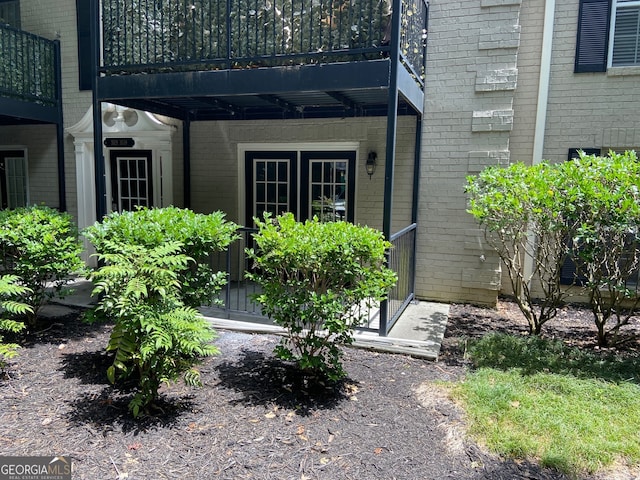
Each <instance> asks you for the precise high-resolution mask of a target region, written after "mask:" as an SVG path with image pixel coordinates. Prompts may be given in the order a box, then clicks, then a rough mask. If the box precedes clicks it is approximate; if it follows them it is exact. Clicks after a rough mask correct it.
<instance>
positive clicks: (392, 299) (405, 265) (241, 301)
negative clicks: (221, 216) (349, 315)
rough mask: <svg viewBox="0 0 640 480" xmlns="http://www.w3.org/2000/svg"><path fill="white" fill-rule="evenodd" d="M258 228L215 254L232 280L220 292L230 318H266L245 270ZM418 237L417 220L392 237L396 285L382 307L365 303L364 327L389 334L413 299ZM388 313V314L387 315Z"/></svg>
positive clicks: (217, 265)
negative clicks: (249, 250) (252, 237)
mask: <svg viewBox="0 0 640 480" xmlns="http://www.w3.org/2000/svg"><path fill="white" fill-rule="evenodd" d="M256 231H257V230H255V229H252V228H240V229H239V231H238V232H239V233H240V238H239V239H238V240H237V241H236V242H234V243H233V244H232V245H231V246H230V247H229V248H228V249H227V250H226V251H225V252H221V253H219V254H216V255H214V256H212V259H211V261H212V265H213V266H214V268H215V269H216V270H219V271H226V272H227V276H228V279H229V281H228V282H227V285H226V287H225V288H224V289H223V291H222V292H221V293H220V296H219V299H220V300H221V301H222V306H221V307H220V312H221V313H224V315H225V316H226V317H228V318H238V319H243V320H254V321H263V320H264V317H263V316H262V314H261V311H260V306H259V304H257V303H256V302H255V301H253V299H252V297H253V295H255V294H257V293H259V287H258V286H257V285H256V284H255V283H253V282H251V281H249V280H247V278H246V275H245V272H247V271H248V270H249V269H251V265H249V262H248V260H247V257H246V254H245V248H248V247H251V245H252V239H251V235H252V234H253V233H254V232H256ZM415 237H416V224H412V225H409V226H408V227H406V228H404V229H402V230H401V231H400V232H398V233H396V234H395V235H393V236H392V237H391V243H392V245H393V248H392V249H391V250H390V251H389V257H388V265H389V267H390V268H391V269H392V270H393V271H395V272H396V274H397V275H398V282H397V284H396V286H395V287H394V288H393V289H392V290H391V291H390V292H389V297H388V299H387V301H385V302H382V304H381V305H380V309H385V314H382V315H381V313H382V312H381V310H380V309H378V307H376V306H368V305H362V306H361V307H360V309H361V310H360V313H361V314H362V315H363V316H364V318H365V321H366V322H365V325H362V326H361V327H359V329H361V330H367V331H375V332H379V333H380V335H382V336H386V335H388V333H389V331H390V330H391V328H392V327H393V325H394V323H395V322H396V321H397V320H398V318H399V317H400V315H401V314H402V312H403V311H404V309H405V308H406V306H407V305H408V304H409V302H411V301H412V300H413V299H414V277H415V275H414V273H415ZM385 315H386V316H385Z"/></svg>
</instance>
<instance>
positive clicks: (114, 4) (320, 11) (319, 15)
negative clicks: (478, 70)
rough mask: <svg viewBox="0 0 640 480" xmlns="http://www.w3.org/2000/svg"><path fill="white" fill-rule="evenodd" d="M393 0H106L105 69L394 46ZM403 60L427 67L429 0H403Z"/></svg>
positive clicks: (231, 63)
mask: <svg viewBox="0 0 640 480" xmlns="http://www.w3.org/2000/svg"><path fill="white" fill-rule="evenodd" d="M389 1H390V0H190V1H186V0H102V28H103V31H102V38H103V67H102V70H103V71H104V72H106V73H130V72H136V71H143V70H144V71H147V72H148V71H153V70H155V71H176V70H207V69H227V68H246V67H254V66H277V65H289V64H299V63H316V62H326V61H352V60H360V59H372V58H381V57H382V56H387V55H388V54H389V39H390V22H391V21H392V12H391V5H390V3H389ZM402 5H403V8H402V12H401V16H402V18H401V25H402V32H401V35H400V50H401V55H402V56H403V62H404V63H405V64H407V65H410V68H411V69H412V70H413V71H414V72H415V73H416V75H417V77H418V78H421V77H422V75H423V64H424V58H423V57H424V55H423V52H424V40H425V28H426V17H427V7H426V4H425V0H408V1H403V2H402Z"/></svg>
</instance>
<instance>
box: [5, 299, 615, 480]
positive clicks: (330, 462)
mask: <svg viewBox="0 0 640 480" xmlns="http://www.w3.org/2000/svg"><path fill="white" fill-rule="evenodd" d="M578 310H579V309H573V308H568V309H567V311H566V312H563V315H565V316H566V318H567V320H566V321H565V322H564V323H563V322H562V321H559V322H558V325H562V327H559V330H558V331H557V334H558V335H565V336H567V335H568V336H570V335H573V329H571V325H572V322H580V321H590V318H589V317H587V316H585V315H582V313H581V312H579V311H578ZM80 314H81V312H80V311H78V312H77V314H74V315H70V316H67V317H64V318H60V319H56V320H54V322H55V323H53V324H51V325H49V328H48V329H47V330H46V331H42V332H39V333H37V332H36V333H31V334H29V335H27V336H26V337H25V338H23V339H22V340H23V341H24V348H23V349H22V350H21V351H20V354H19V356H18V357H16V358H15V359H12V360H11V361H10V362H9V364H8V366H7V368H6V371H5V374H4V378H3V379H2V380H0V454H2V455H15V456H19V455H65V456H70V457H71V458H72V459H73V464H74V470H75V473H74V475H73V478H74V479H88V480H89V479H90V480H103V479H117V480H122V479H154V480H156V479H205V480H206V479H234V480H235V479H278V480H284V479H297V480H301V479H321V480H346V479H358V480H378V479H384V480H391V479H412V480H413V479H415V480H429V479H433V480H436V479H437V480H440V479H474V480H483V479H486V480H496V479H498V480H499V479H505V480H507V479H508V480H513V479H538V480H551V479H563V478H565V477H564V476H563V475H561V474H559V473H557V472H555V471H551V470H545V469H542V468H540V467H538V466H536V465H535V464H534V463H530V462H520V461H518V462H516V461H512V460H503V459H500V458H498V457H496V456H493V455H490V454H488V453H486V452H484V451H483V450H482V449H481V448H480V447H478V446H477V445H475V444H474V443H473V442H472V441H471V440H469V439H468V438H467V437H466V436H465V434H464V417H463V415H462V413H461V411H460V410H459V409H458V408H457V407H456V406H455V405H454V404H453V403H452V402H451V401H450V400H449V399H448V398H447V397H446V395H444V394H443V393H442V391H441V390H440V389H439V388H438V387H437V385H435V384H434V382H436V381H454V380H456V379H459V378H460V377H461V376H463V375H464V373H465V371H466V369H467V368H468V365H467V364H466V363H465V361H464V359H463V353H464V348H463V346H461V345H464V339H466V338H470V337H473V336H478V335H482V334H484V333H486V332H489V331H496V330H502V331H508V332H511V333H513V332H519V331H522V330H523V329H524V328H525V326H524V324H523V323H522V321H521V318H519V317H518V312H517V311H515V310H514V309H513V305H511V304H509V302H501V303H500V308H499V309H497V310H492V309H482V308H475V307H471V306H468V305H452V306H451V316H450V323H449V328H448V331H447V336H446V338H445V342H444V344H443V349H442V356H441V359H440V361H438V362H432V361H428V360H421V359H416V358H411V357H407V356H403V355H392V354H384V353H377V352H372V351H367V350H359V349H353V348H348V349H345V350H344V365H345V369H346V371H347V372H348V375H349V376H348V378H347V379H346V380H345V381H343V382H340V383H339V384H338V385H325V386H322V385H306V384H305V383H304V382H303V381H301V380H300V377H299V375H298V374H297V371H296V370H295V368H293V366H291V365H288V364H286V363H284V362H282V361H280V360H277V359H275V358H274V356H273V354H272V350H273V347H274V346H275V345H276V344H277V342H278V338H277V337H274V336H270V335H249V334H241V333H234V332H219V334H220V337H219V339H218V340H217V344H218V345H219V348H220V350H221V351H222V354H221V355H219V356H217V357H213V358H210V359H207V360H206V361H205V362H204V364H203V365H202V366H201V368H200V370H201V372H202V379H203V382H204V386H203V388H199V389H193V388H187V387H185V386H184V385H182V384H176V385H171V386H169V387H163V396H162V401H161V402H160V404H159V407H160V409H161V410H158V412H157V413H156V414H155V415H153V416H145V417H143V418H141V419H138V420H137V421H134V420H133V419H131V417H130V416H129V414H128V412H127V402H128V399H129V398H130V396H131V392H130V391H127V390H117V389H115V388H113V387H112V386H111V385H110V384H109V383H108V381H107V378H106V374H105V370H106V368H107V366H108V365H109V363H110V360H109V357H108V356H107V355H106V354H105V353H104V352H103V350H104V347H105V345H106V343H107V339H108V336H109V332H110V326H108V325H87V324H85V323H82V322H81V321H80V320H79V317H80V316H81V315H80ZM563 329H564V330H563ZM571 341H575V342H577V343H580V342H582V343H583V344H585V345H587V344H588V342H589V340H588V338H587V336H584V337H582V338H575V339H571ZM617 478H620V477H617Z"/></svg>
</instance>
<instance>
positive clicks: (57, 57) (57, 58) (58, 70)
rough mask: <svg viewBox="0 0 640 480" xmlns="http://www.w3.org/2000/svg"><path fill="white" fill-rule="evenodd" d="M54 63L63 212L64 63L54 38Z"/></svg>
mask: <svg viewBox="0 0 640 480" xmlns="http://www.w3.org/2000/svg"><path fill="white" fill-rule="evenodd" d="M53 51H54V60H53V62H54V65H55V81H56V99H57V101H58V102H57V103H58V105H57V110H58V121H57V122H56V148H57V153H58V209H59V210H60V211H61V212H66V211H67V183H66V179H65V174H64V116H63V109H62V63H61V59H62V56H61V53H60V40H54V42H53Z"/></svg>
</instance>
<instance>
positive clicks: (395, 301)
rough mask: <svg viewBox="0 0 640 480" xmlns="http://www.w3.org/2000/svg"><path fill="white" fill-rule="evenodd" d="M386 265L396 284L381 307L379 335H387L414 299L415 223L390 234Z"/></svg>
mask: <svg viewBox="0 0 640 480" xmlns="http://www.w3.org/2000/svg"><path fill="white" fill-rule="evenodd" d="M390 241H391V244H392V245H393V247H392V248H391V250H390V251H389V257H388V266H389V268H390V269H391V270H393V271H394V272H396V275H398V281H397V283H396V286H395V287H393V288H392V289H391V291H390V292H389V296H388V298H387V300H386V301H385V302H383V304H382V306H381V308H382V309H385V312H384V313H383V314H382V316H381V321H380V335H381V336H387V335H388V334H389V332H390V331H391V329H392V328H393V325H394V324H395V323H396V321H397V320H398V318H400V315H402V312H404V309H405V308H406V307H407V305H409V303H410V302H411V301H412V300H413V299H414V286H415V285H414V279H415V268H416V267H415V266H416V258H415V255H416V224H415V223H413V224H411V225H409V226H408V227H405V228H403V229H402V230H400V231H399V232H397V233H395V234H394V235H392V236H391V239H390Z"/></svg>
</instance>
